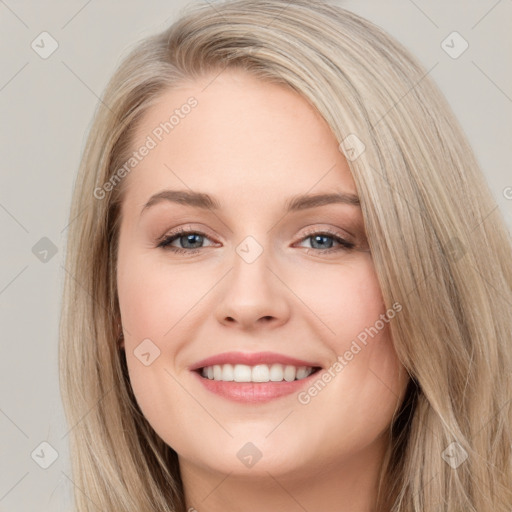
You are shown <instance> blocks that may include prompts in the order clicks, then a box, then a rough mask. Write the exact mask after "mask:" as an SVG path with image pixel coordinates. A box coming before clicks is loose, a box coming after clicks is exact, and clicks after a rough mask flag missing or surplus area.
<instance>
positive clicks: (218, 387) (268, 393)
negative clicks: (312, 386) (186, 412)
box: [192, 371, 319, 403]
mask: <svg viewBox="0 0 512 512" xmlns="http://www.w3.org/2000/svg"><path fill="white" fill-rule="evenodd" d="M192 373H194V374H195V375H196V378H198V379H199V380H200V382H201V384H202V385H203V386H204V387H205V388H206V389H207V390H208V391H211V392H212V393H215V394H216V395H219V396H222V397H223V398H227V399H229V400H234V401H235V402H245V403H262V402H270V401H271V400H275V399H276V398H280V397H282V396H286V395H291V394H292V393H297V392H298V391H299V390H300V389H301V388H302V387H304V386H305V385H307V384H309V383H310V381H311V380H312V379H313V378H317V377H318V375H317V374H318V373H319V372H318V371H317V372H314V373H312V374H311V375H309V376H308V377H306V378H305V379H300V380H294V381H291V382H287V381H281V382H272V381H270V382H234V381H231V382H226V381H222V380H212V379H207V378H205V377H202V376H201V375H199V373H198V372H195V371H194V372H192Z"/></svg>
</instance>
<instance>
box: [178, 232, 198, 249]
mask: <svg viewBox="0 0 512 512" xmlns="http://www.w3.org/2000/svg"><path fill="white" fill-rule="evenodd" d="M194 238H198V239H199V241H196V244H197V243H198V244H199V245H197V246H194V247H188V248H189V249H196V248H197V247H201V242H202V241H203V237H202V235H199V234H196V233H192V234H189V235H183V236H180V243H181V242H182V241H183V240H184V239H185V240H186V242H185V243H184V244H183V245H184V247H187V244H188V243H189V242H190V243H192V244H194Z"/></svg>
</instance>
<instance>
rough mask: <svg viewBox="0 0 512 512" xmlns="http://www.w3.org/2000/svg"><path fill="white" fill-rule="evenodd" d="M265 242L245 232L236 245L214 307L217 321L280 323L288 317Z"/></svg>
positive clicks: (281, 290) (283, 297)
mask: <svg viewBox="0 0 512 512" xmlns="http://www.w3.org/2000/svg"><path fill="white" fill-rule="evenodd" d="M267 245H268V244H265V245H264V241H263V240H262V241H261V242H260V241H259V240H257V239H256V238H255V237H254V236H252V235H248V236H246V237H245V238H244V239H243V240H242V241H241V242H240V243H239V244H238V245H237V246H236V247H235V254H234V255H233V260H232V262H233V265H232V270H231V272H229V274H228V276H226V281H227V282H226V283H225V284H224V286H223V287H222V297H221V299H220V301H219V303H218V306H217V316H218V320H219V321H221V322H226V321H230V322H233V321H235V322H237V323H240V324H241V325H243V326H245V327H249V326H251V325H252V324H256V323H257V322H258V321H269V320H273V321H274V322H277V323H280V322H282V321H284V320H285V319H286V317H287V316H288V304H287V297H286V287H284V286H283V285H282V283H280V281H279V279H278V278H277V277H276V276H275V275H274V272H275V270H274V271H272V270H271V268H272V261H274V259H273V258H272V254H271V252H270V249H268V248H267Z"/></svg>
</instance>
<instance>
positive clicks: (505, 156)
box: [0, 0, 512, 512]
mask: <svg viewBox="0 0 512 512" xmlns="http://www.w3.org/2000/svg"><path fill="white" fill-rule="evenodd" d="M198 1H200V2H201V1H205V0H198ZM187 3H188V2H185V1H182V0H179V1H173V2H171V1H163V0H160V1H153V2H147V1H142V0H139V1H135V0H131V1H125V2H114V1H112V0H108V1H105V0H102V1H99V0H89V1H83V0H81V1H69V0H67V1H64V0H61V1H56V0H55V1H51V2H48V1H46V2H29V1H28V0H18V1H16V0H5V1H4V0H0V48H1V59H2V65H1V68H0V118H1V119H2V124H1V137H0V140H1V147H0V150H1V152H0V155H1V156H0V165H1V187H0V226H1V230H2V250H1V257H2V264H1V267H0V314H1V322H2V324H1V325H2V352H1V357H0V364H1V375H2V379H3V380H2V387H1V401H0V413H1V414H0V425H1V432H2V435H1V443H2V451H1V455H0V460H1V468H0V471H1V475H2V476H1V481H0V511H16V512H24V511H34V510H38V511H40V512H44V511H61V510H67V507H66V504H67V503H68V502H69V495H70V492H71V489H72V487H73V485H74V484H73V482H72V480H71V473H70V469H69V468H70V465H69V455H68V449H67V441H68V437H67V433H68V431H69V428H70V426H67V425H66V424H65V422H64V416H63V411H62V406H61V403H60V397H59V389H58V379H57V335H58V320H59V308H60V294H61V290H62V282H63V277H64V270H63V263H64V260H63V254H64V247H65V241H66V236H67V230H66V226H67V224H68V211H69V207H70V197H71V191H72V185H73V182H74V178H75V175H76V170H77V167H78V163H79V159H80V154H81V151H82V149H83V146H84V143H85V134H86V131H87V129H88V127H89V126H90V123H91V118H92V114H93V112H94V110H95V107H96V104H97V102H98V96H100V95H101V93H102V91H103V88H104V87H105V85H106V83H107V80H108V79H109V77H110V76H111V74H112V72H113V71H114V68H115V67H116V66H117V64H118V63H119V62H120V59H121V57H122V56H124V55H126V53H127V51H128V50H129V49H130V48H131V47H132V46H133V45H134V44H135V43H136V42H137V41H138V40H140V39H141V38H142V37H145V36H146V35H149V34H151V33H154V32H155V31H158V30H162V29H164V28H165V27H166V26H168V24H169V23H170V22H171V21H172V20H173V19H174V18H175V17H176V16H177V14H178V13H179V11H180V9H181V8H182V7H183V6H184V5H186V4H187ZM339 4H340V5H343V6H345V7H347V8H348V9H351V10H353V11H354V12H356V13H358V14H361V15H363V16H365V17H367V18H368V19H370V20H372V21H374V22H376V23H377V24H379V25H381V26H382V27H384V28H385V29H386V30H387V31H388V32H390V33H391V34H392V35H394V36H395V37H396V38H397V39H398V40H399V41H401V42H402V43H403V44H404V45H405V46H406V47H407V48H409V49H410V50H411V51H412V53H413V54H415V55H416V56H417V57H418V58H419V60H420V61H421V62H422V63H423V65H424V66H425V68H426V69H427V70H428V69H431V68H432V67H433V66H434V65H435V64H436V63H437V65H436V66H435V68H434V69H433V71H432V72H431V73H430V76H431V77H432V78H433V79H434V80H435V81H436V82H437V83H438V85H439V86H440V87H441V89H442V90H443V92H444V93H445V94H446V96H447V98H448V101H449V102H450V104H451V105H452V107H453V109H454V111H455V114H456V115H457V116H458V118H459V120H460V121H461V123H462V125H463V127H464V129H465V131H466V134H467V136H468V137H469V140H470V142H471V143H472V145H473V147H474V149H475V152H476V154H477V157H478V159H479V161H480V164H481V165H482V167H483V169H484V172H485V174H486V176H487V179H488V182H489V185H490V187H491V189H492V191H493V193H494V195H495V197H496V200H497V202H498V205H499V206H500V208H501V209H502V211H503V212H504V214H505V216H506V219H507V223H508V224H509V226H512V189H510V188H508V187H512V172H511V171H510V161H511V157H512V152H511V149H510V146H511V141H512V122H511V112H512V83H511V68H510V64H509V62H510V56H511V46H512V44H511V43H512V36H511V31H510V26H511V21H512V1H511V0H499V1H496V0H474V1H470V0H465V1H462V0H461V1H449V2H447V1H445V0H435V1H427V0H414V1H413V0H383V1H382V0H381V1H378V0H362V1H357V0H347V1H344V2H341V1H340V2H339ZM43 31H47V32H49V33H50V34H51V36H52V37H53V38H54V39H55V40H56V41H57V42H58V45H59V46H58V48H57V50H56V51H55V52H54V53H53V54H52V55H51V56H49V57H48V58H47V59H43V58H41V57H40V56H39V55H38V54H37V53H36V52H35V51H34V50H33V49H32V48H31V44H32V41H34V40H36V43H37V42H38V41H40V38H38V36H39V34H41V32H43ZM453 31H457V32H459V33H460V34H461V35H462V37H463V38H464V39H465V40H466V41H467V42H468V43H469V48H468V49H467V51H465V52H464V53H463V54H462V55H461V56H460V57H459V58H457V59H453V58H452V57H450V56H449V55H448V54H447V53H446V52H445V51H444V50H443V48H442V47H441V42H442V41H443V40H444V39H445V38H446V37H447V36H448V35H449V34H451V33H452V32H453ZM45 47H46V48H48V45H46V46H45ZM507 195H508V198H509V199H507V197H506V196H507ZM43 237H47V238H48V239H49V240H51V242H52V243H53V244H54V245H55V247H56V250H57V253H56V254H55V255H54V256H53V257H51V252H50V253H49V254H48V256H47V261H46V262H45V261H41V260H40V259H39V258H38V257H36V255H35V254H34V252H33V247H34V246H36V248H37V247H39V246H38V245H36V244H37V243H38V242H39V241H40V239H41V238H43ZM39 243H40V244H44V243H48V242H39ZM36 252H37V251H36ZM43 441H46V442H48V443H49V444H50V445H51V446H52V447H53V448H54V449H55V450H56V451H57V452H58V458H57V459H56V460H55V462H54V463H53V464H51V466H49V467H48V468H47V469H43V468H42V467H40V465H39V464H38V463H36V461H38V462H40V463H44V461H45V460H46V462H47V463H48V462H49V461H50V460H51V459H50V457H51V450H50V449H49V448H47V447H45V446H43V447H40V443H41V442H43ZM34 450H36V451H35V453H34V459H33V458H32V457H31V453H33V451H34Z"/></svg>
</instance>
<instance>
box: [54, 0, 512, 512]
mask: <svg viewBox="0 0 512 512" xmlns="http://www.w3.org/2000/svg"><path fill="white" fill-rule="evenodd" d="M491 211H492V212H493V213H492V214H491V215H489V212H491ZM70 217H71V218H73V219H75V220H74V222H73V223H72V224H71V226H70V233H69V241H68V254H67V265H66V268H67V270H68V272H67V274H68V275H67V276H66V286H65V294H64V300H63V311H62V330H61V346H60V357H61V359H60V365H61V377H62V381H61V386H62V391H63V400H64V405H65V408H66V412H67V418H68V422H69V424H70V425H71V426H72V431H71V434H70V437H71V450H72V455H73V468H74V482H75V484H76V488H77V489H78V490H77V492H76V502H77V510H78V511H80V512H83V511H88V510H93V509H96V508H99V509H103V510H116V511H154V510H159V511H160V510H161V511H184V510H198V511H199V512H201V511H203V510H204V511H209V512H215V511H218V510H233V511H235V510H244V511H252V510H287V511H295V510H309V511H313V510H336V511H338V512H339V511H341V512H345V511H351V512H354V511H358V512H359V511H360V512H363V511H364V512H367V511H374V512H377V511H378V512H411V511H415V512H419V511H421V512H434V511H436V512H437V511H446V512H456V511H457V512H458V511H460V510H465V511H479V512H480V511H500V512H505V511H507V512H509V511H510V508H511V507H512V490H511V488H512V485H511V483H512V482H511V474H512V454H511V443H512V439H511V437H512V436H511V433H510V426H511V416H512V402H511V397H512V378H511V375H512V373H511V370H512V360H511V358H512V356H511V350H510V336H511V331H512V329H511V327H512V320H511V314H510V311H511V310H510V306H511V304H512V271H511V265H510V252H511V251H510V250H511V242H510V236H509V234H508V233H507V230H506V228H505V226H504V222H503V220H502V218H501V217H500V215H499V211H498V210H494V201H493V199H492V197H491V195H490V193H489V191H488V189H487V186H486V183H485V180H484V179H483V177H482V174H481V172H480V170H479V168H478V165H477V162H476V160H475V157H474V155H473V153H472V150H471V148H470V147H469V145H468V143H467V141H466V139H465V138H464V136H463V134H462V131H461V129H460V127H459V126H458V124H457V121H456V120H455V118H454V116H453V114H452V113H451V110H450V108H449V106H448V105H447V104H446V102H445V100H444V99H443V97H442V96H441V94H440V93H439V91H438V89H437V88H436V87H435V85H434V84H433V83H432V81H431V80H430V79H429V77H428V76H426V73H425V70H424V69H422V68H421V66H419V65H418V64H417V62H416V61H415V60H414V59H413V58H412V57H411V56H410V55H409V54H408V53H407V51H406V50H404V49H403V48H402V47H401V46H400V45H399V44H398V43H397V42H395V41H394V40H392V39H391V38H390V37H389V36H388V35H387V34H385V33H384V32H383V31H382V30H381V29H380V28H378V27H376V26H374V25H373V24H371V23H369V22H368V21H366V20H364V19H361V18H360V17H358V16H356V15H354V14H352V13H350V12H348V11H346V10H343V9H341V8H339V7H337V6H334V5H330V4H328V3H325V2H319V1H318V2H317V1H315V2H306V1H305V0H299V1H295V2H293V3H290V4H289V3H288V2H285V1H284V0H261V1H260V0H258V1H256V2H255V1H249V0H235V1H228V2H225V3H222V4H215V5H211V6H208V5H205V6H197V7H196V8H195V9H193V10H191V11H190V12H189V13H187V14H186V15H184V16H183V17H182V18H181V19H180V20H178V21H177V22H176V23H175V24H173V25H172V26H171V27H170V28H169V29H168V30H166V31H164V32H163V33H161V34H158V35H156V36H153V37H150V38H148V39H146V40H145V41H143V42H142V43H141V44H140V45H139V46H138V47H137V48H136V49H135V50H134V51H133V52H132V53H131V54H130V55H129V56H128V57H127V58H126V59H125V60H124V62H123V63H122V64H121V65H120V67H119V69H118V70H117V71H116V73H115V75H114V76H113V78H112V80H111V82H110V84H109V85H108V87H107V90H106V92H105V95H104V97H103V101H102V105H101V106H100V108H99V110H98V112H97V114H96V117H95V121H94V124H93V126H92V128H91V132H90V135H89V139H88V143H87V146H86V148H85V152H84V155H83V159H82V164H81V167H80V171H79V176H78V180H77V183H76V186H75V193H74V199H73V207H72V211H71V214H70ZM188 244H192V246H190V245H188Z"/></svg>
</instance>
